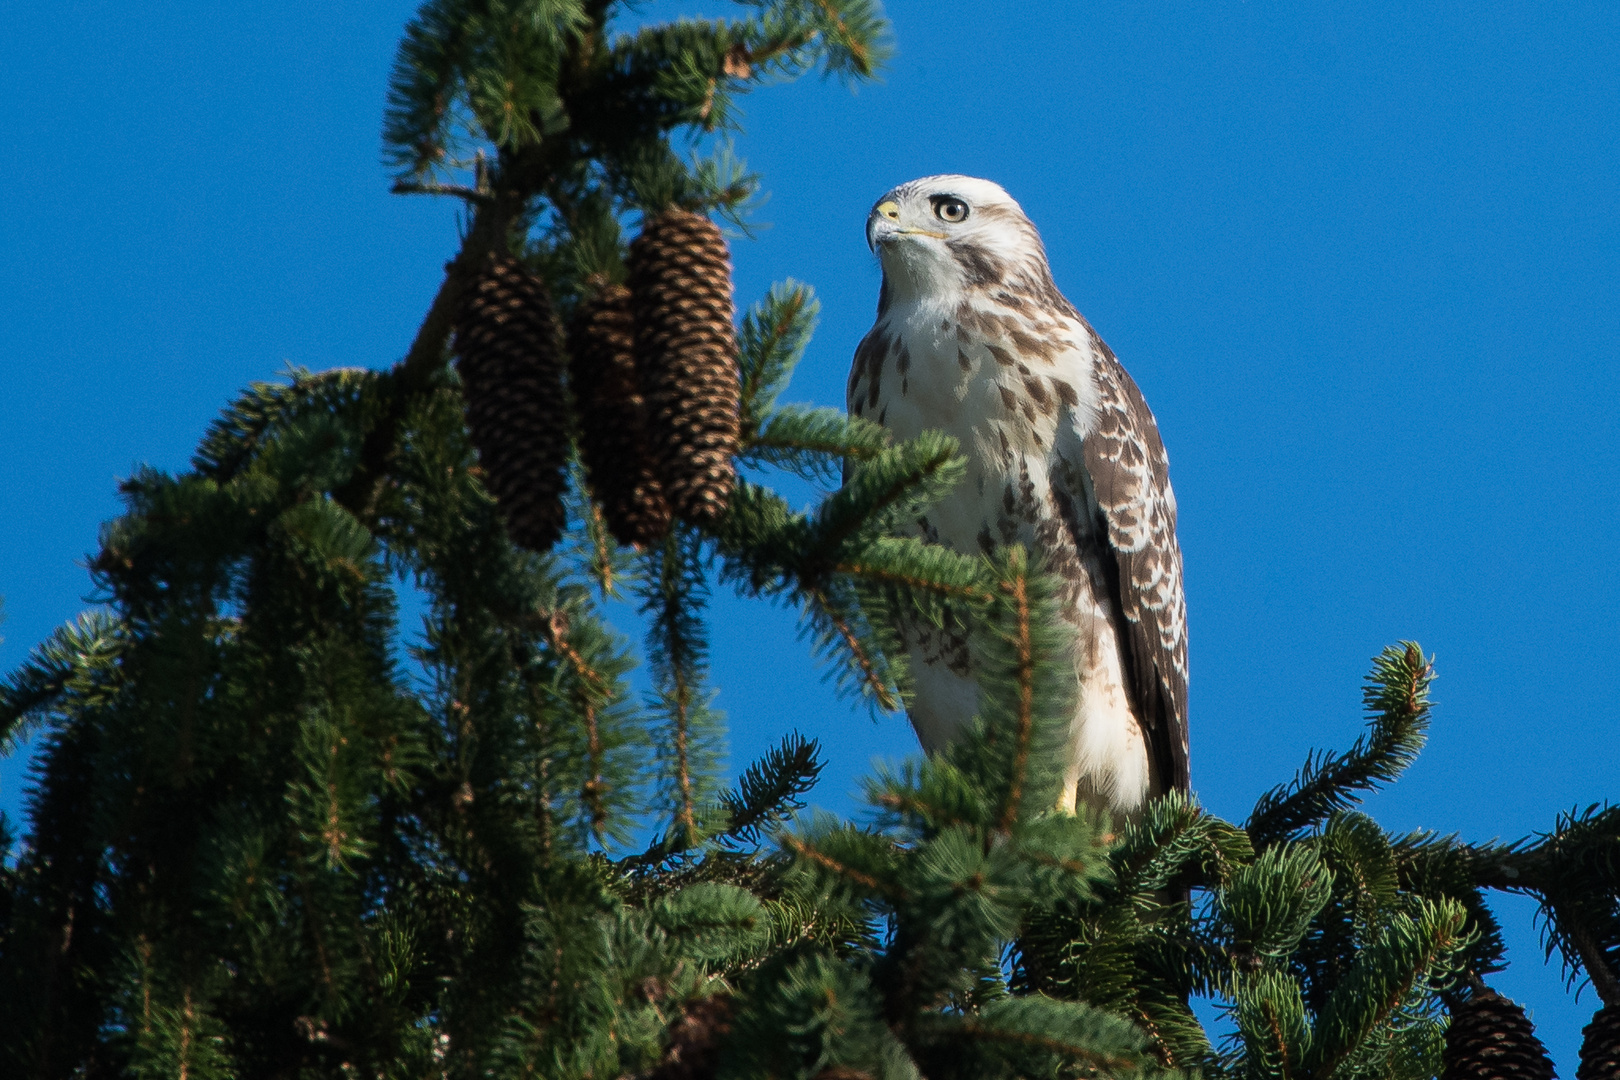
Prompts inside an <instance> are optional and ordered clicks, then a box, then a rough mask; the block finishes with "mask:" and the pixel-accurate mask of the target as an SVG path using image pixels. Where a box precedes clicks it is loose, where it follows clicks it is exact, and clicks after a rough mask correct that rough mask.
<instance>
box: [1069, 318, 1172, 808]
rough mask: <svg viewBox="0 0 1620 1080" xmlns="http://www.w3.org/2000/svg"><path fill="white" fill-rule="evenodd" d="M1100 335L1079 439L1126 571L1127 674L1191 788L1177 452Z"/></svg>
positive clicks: (1158, 760) (1158, 761)
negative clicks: (1174, 480)
mask: <svg viewBox="0 0 1620 1080" xmlns="http://www.w3.org/2000/svg"><path fill="white" fill-rule="evenodd" d="M1087 329H1090V328H1089V327H1088V328H1087ZM1092 341H1093V343H1094V345H1095V355H1096V358H1097V360H1096V364H1095V366H1094V368H1093V369H1092V370H1093V383H1094V386H1095V388H1096V394H1097V399H1096V423H1095V426H1094V428H1093V430H1092V432H1091V433H1090V434H1088V435H1086V436H1085V437H1084V439H1083V440H1082V442H1081V446H1082V452H1083V455H1084V461H1085V468H1086V472H1087V473H1088V474H1089V475H1090V480H1091V483H1092V486H1093V490H1094V492H1095V498H1096V500H1097V507H1098V510H1099V512H1100V513H1101V515H1102V517H1103V520H1104V523H1105V524H1106V526H1107V534H1108V547H1109V548H1110V549H1111V550H1112V552H1113V555H1114V562H1115V566H1116V567H1117V570H1118V577H1117V579H1116V580H1117V583H1116V582H1110V583H1109V584H1110V586H1112V587H1116V588H1117V589H1118V607H1117V609H1116V610H1117V611H1118V613H1119V615H1120V617H1121V618H1122V620H1123V624H1124V625H1123V626H1122V627H1120V629H1121V630H1122V631H1123V633H1122V634H1121V639H1122V641H1123V643H1124V652H1125V660H1126V664H1127V667H1128V670H1127V672H1126V678H1127V679H1128V680H1129V682H1130V684H1131V689H1132V691H1133V695H1134V697H1135V700H1136V703H1137V707H1138V710H1139V719H1140V720H1141V721H1142V723H1143V724H1144V725H1145V726H1146V728H1147V737H1148V746H1149V750H1150V753H1151V754H1152V755H1153V757H1154V759H1155V766H1156V768H1157V770H1158V774H1159V776H1160V777H1161V778H1162V779H1161V783H1162V784H1163V786H1164V788H1165V790H1167V791H1168V790H1175V791H1186V790H1187V789H1188V769H1187V603H1186V599H1185V597H1184V596H1183V595H1182V587H1181V546H1180V545H1179V544H1178V543H1177V542H1176V496H1175V493H1174V492H1173V491H1172V490H1171V488H1170V459H1169V457H1168V455H1166V454H1165V450H1164V442H1163V440H1161V439H1160V438H1159V425H1158V424H1157V423H1156V422H1155V421H1154V419H1153V413H1152V412H1150V411H1149V410H1148V407H1147V402H1146V401H1144V400H1143V399H1142V391H1140V390H1139V389H1137V386H1136V383H1135V381H1134V380H1132V379H1131V377H1130V375H1129V374H1128V373H1127V372H1126V371H1125V368H1124V367H1123V366H1122V365H1121V364H1120V362H1119V360H1118V359H1116V358H1115V356H1114V354H1113V352H1112V351H1111V350H1110V349H1109V348H1108V346H1107V345H1105V344H1103V342H1102V340H1101V339H1100V338H1098V337H1097V336H1096V334H1095V333H1093V334H1092Z"/></svg>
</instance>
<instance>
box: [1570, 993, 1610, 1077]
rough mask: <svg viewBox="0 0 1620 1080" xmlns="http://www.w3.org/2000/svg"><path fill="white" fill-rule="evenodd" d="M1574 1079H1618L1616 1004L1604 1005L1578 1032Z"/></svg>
mask: <svg viewBox="0 0 1620 1080" xmlns="http://www.w3.org/2000/svg"><path fill="white" fill-rule="evenodd" d="M1581 1034H1582V1036H1583V1038H1582V1039H1581V1063H1580V1066H1579V1067H1578V1068H1576V1070H1575V1080H1620V1005H1605V1006H1604V1007H1603V1008H1601V1009H1599V1010H1598V1011H1597V1012H1596V1013H1595V1014H1594V1015H1593V1017H1592V1022H1591V1023H1590V1024H1587V1025H1586V1027H1585V1029H1584V1030H1582V1032H1581Z"/></svg>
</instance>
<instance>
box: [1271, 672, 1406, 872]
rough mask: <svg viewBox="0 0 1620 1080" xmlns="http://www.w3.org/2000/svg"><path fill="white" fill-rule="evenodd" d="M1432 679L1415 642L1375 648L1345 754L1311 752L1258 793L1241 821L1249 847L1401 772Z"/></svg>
mask: <svg viewBox="0 0 1620 1080" xmlns="http://www.w3.org/2000/svg"><path fill="white" fill-rule="evenodd" d="M1433 681H1434V667H1433V661H1432V659H1430V660H1425V659H1424V656H1423V650H1422V649H1420V648H1419V647H1418V646H1417V643H1416V642H1411V641H1407V642H1402V643H1401V644H1400V645H1391V646H1389V647H1388V648H1386V649H1385V650H1384V651H1383V652H1382V653H1380V654H1379V655H1378V656H1377V657H1376V658H1375V659H1374V661H1373V671H1372V674H1370V675H1369V676H1368V677H1367V682H1366V687H1365V689H1364V690H1363V692H1362V700H1363V702H1364V703H1365V705H1366V709H1367V712H1368V713H1369V714H1370V719H1369V720H1368V725H1367V726H1368V731H1367V734H1365V735H1363V736H1362V737H1361V738H1359V739H1357V740H1356V743H1355V745H1354V746H1352V747H1351V748H1350V749H1349V750H1348V751H1347V752H1345V753H1344V754H1332V753H1327V752H1323V753H1321V754H1319V755H1312V756H1311V757H1309V758H1308V759H1307V760H1306V762H1305V765H1304V767H1303V768H1301V769H1300V771H1299V773H1298V774H1297V775H1296V776H1295V777H1294V780H1293V782H1292V783H1289V784H1286V785H1281V786H1279V787H1275V788H1273V789H1271V790H1270V791H1268V792H1266V793H1265V794H1264V795H1262V796H1261V797H1260V799H1259V801H1258V802H1256V803H1255V807H1254V812H1253V813H1252V814H1250V815H1249V821H1248V824H1247V825H1246V826H1245V828H1246V829H1247V830H1248V832H1249V836H1250V837H1251V838H1252V839H1253V840H1254V845H1255V847H1256V848H1263V847H1265V846H1267V845H1268V844H1273V843H1276V842H1278V841H1280V840H1285V839H1288V838H1289V837H1292V836H1296V835H1298V834H1299V833H1300V832H1301V831H1302V830H1304V829H1306V828H1308V827H1309V826H1310V825H1312V824H1313V823H1315V822H1318V821H1321V820H1322V819H1323V818H1325V817H1326V816H1327V815H1328V814H1329V813H1331V812H1333V811H1334V810H1343V809H1347V808H1349V807H1351V806H1354V805H1355V804H1356V803H1358V802H1360V801H1361V794H1360V793H1361V792H1366V791H1372V790H1374V789H1376V788H1377V787H1379V786H1380V785H1382V784H1385V783H1388V782H1390V781H1391V780H1394V779H1395V778H1396V777H1397V776H1399V775H1400V774H1401V773H1402V772H1403V771H1404V770H1405V769H1406V767H1407V766H1408V765H1410V764H1411V763H1412V761H1413V760H1414V759H1415V758H1416V757H1417V754H1418V751H1419V750H1421V749H1422V747H1423V743H1424V739H1425V738H1426V734H1427V732H1428V727H1429V709H1430V704H1429V685H1430V683H1432V682H1433Z"/></svg>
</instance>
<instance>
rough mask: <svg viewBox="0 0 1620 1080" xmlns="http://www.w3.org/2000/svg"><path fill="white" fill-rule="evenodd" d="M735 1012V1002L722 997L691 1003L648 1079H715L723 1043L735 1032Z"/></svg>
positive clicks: (676, 1025)
mask: <svg viewBox="0 0 1620 1080" xmlns="http://www.w3.org/2000/svg"><path fill="white" fill-rule="evenodd" d="M735 1011H736V1010H735V1007H734V1006H733V1005H732V1002H731V999H730V998H729V997H722V996H719V995H716V996H715V997H707V998H699V999H697V1000H696V1001H689V1002H687V1004H686V1008H685V1010H684V1011H683V1012H682V1013H681V1018H680V1019H679V1020H677V1021H675V1023H674V1024H673V1025H671V1027H670V1029H669V1045H668V1046H667V1047H666V1048H665V1049H664V1058H663V1060H662V1061H660V1062H659V1063H658V1065H657V1066H656V1067H654V1068H653V1070H652V1071H651V1072H649V1073H647V1074H646V1080H706V1078H707V1077H711V1076H713V1075H714V1068H715V1064H716V1063H717V1062H718V1060H719V1058H720V1041H721V1040H722V1039H723V1038H725V1036H727V1035H728V1034H730V1033H731V1014H732V1013H733V1012H735Z"/></svg>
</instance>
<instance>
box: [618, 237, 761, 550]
mask: <svg viewBox="0 0 1620 1080" xmlns="http://www.w3.org/2000/svg"><path fill="white" fill-rule="evenodd" d="M630 295H631V310H632V314H633V316H634V322H635V331H636V356H637V358H638V360H639V361H640V362H641V364H642V370H643V373H644V377H645V380H646V382H645V385H646V388H647V402H648V405H649V406H650V412H649V417H648V419H649V425H648V428H649V432H650V434H651V441H650V443H649V445H650V447H651V449H652V454H653V459H654V461H655V462H657V465H658V468H659V470H660V471H661V473H662V475H663V480H664V494H665V497H666V498H668V499H669V504H670V507H671V508H672V509H673V510H674V511H675V514H676V515H677V516H678V517H680V518H682V519H683V520H685V521H691V522H698V523H706V522H712V521H714V520H715V519H716V518H718V517H719V516H720V515H721V514H722V513H724V512H725V509H726V501H727V499H729V498H730V497H731V487H732V481H733V478H734V476H735V467H734V465H733V464H732V460H731V459H732V456H733V455H734V454H736V452H737V408H738V404H737V398H738V387H737V334H736V331H735V329H734V328H733V327H732V325H731V315H732V306H731V257H730V255H729V254H728V252H727V251H726V242H725V240H724V239H723V238H722V237H721V235H720V230H719V229H718V228H716V227H715V224H714V222H712V221H710V220H709V219H708V218H706V217H704V216H702V215H701V214H694V213H692V212H690V211H687V210H679V209H676V210H667V211H665V212H664V213H663V214H661V215H659V216H658V217H656V218H653V219H651V220H649V221H648V222H647V224H646V225H645V226H644V227H643V229H642V231H641V235H640V236H638V237H636V239H635V241H634V242H633V243H631V245H630Z"/></svg>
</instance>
